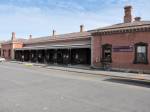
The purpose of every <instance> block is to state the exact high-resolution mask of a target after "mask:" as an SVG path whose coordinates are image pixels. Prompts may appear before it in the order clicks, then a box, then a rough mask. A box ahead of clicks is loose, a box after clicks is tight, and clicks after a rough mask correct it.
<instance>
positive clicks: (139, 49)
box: [137, 46, 146, 53]
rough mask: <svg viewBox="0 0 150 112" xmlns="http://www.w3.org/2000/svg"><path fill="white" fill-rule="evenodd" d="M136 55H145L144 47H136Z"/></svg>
mask: <svg viewBox="0 0 150 112" xmlns="http://www.w3.org/2000/svg"><path fill="white" fill-rule="evenodd" d="M137 53H146V47H145V46H138V47H137Z"/></svg>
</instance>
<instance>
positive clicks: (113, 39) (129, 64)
mask: <svg viewBox="0 0 150 112" xmlns="http://www.w3.org/2000/svg"><path fill="white" fill-rule="evenodd" d="M139 42H145V43H148V61H149V63H150V32H136V33H123V34H112V35H103V36H94V37H93V39H92V43H93V47H92V48H93V65H94V66H96V67H100V65H101V63H100V58H101V54H102V53H101V46H102V45H103V44H111V45H112V46H133V47H134V44H136V43H139ZM134 53H135V50H134V51H133V52H113V51H112V64H111V66H112V67H113V68H129V69H142V70H143V69H150V64H148V65H145V64H133V61H134Z"/></svg>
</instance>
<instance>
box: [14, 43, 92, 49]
mask: <svg viewBox="0 0 150 112" xmlns="http://www.w3.org/2000/svg"><path fill="white" fill-rule="evenodd" d="M76 48H91V44H86V45H84V44H73V45H67V46H66V45H52V46H31V47H23V48H16V49H15V50H42V49H76Z"/></svg>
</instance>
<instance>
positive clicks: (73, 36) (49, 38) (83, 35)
mask: <svg viewBox="0 0 150 112" xmlns="http://www.w3.org/2000/svg"><path fill="white" fill-rule="evenodd" d="M89 35H90V33H89V32H75V33H68V34H62V35H55V36H45V37H39V38H32V39H28V40H26V41H24V44H32V43H38V42H48V41H54V42H55V41H60V40H69V39H78V38H88V36H89Z"/></svg>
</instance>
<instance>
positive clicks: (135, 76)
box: [11, 61, 150, 82]
mask: <svg viewBox="0 0 150 112" xmlns="http://www.w3.org/2000/svg"><path fill="white" fill-rule="evenodd" d="M11 62H12V63H19V64H24V65H26V66H40V67H43V68H47V69H54V70H61V71H68V72H77V73H86V74H93V75H103V76H110V77H112V78H121V79H127V80H137V81H146V82H150V74H141V73H125V72H114V71H103V70H98V69H90V68H87V67H85V68H84V67H81V68H76V67H74V66H66V67H63V66H54V65H46V64H38V63H27V62H18V61H11Z"/></svg>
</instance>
